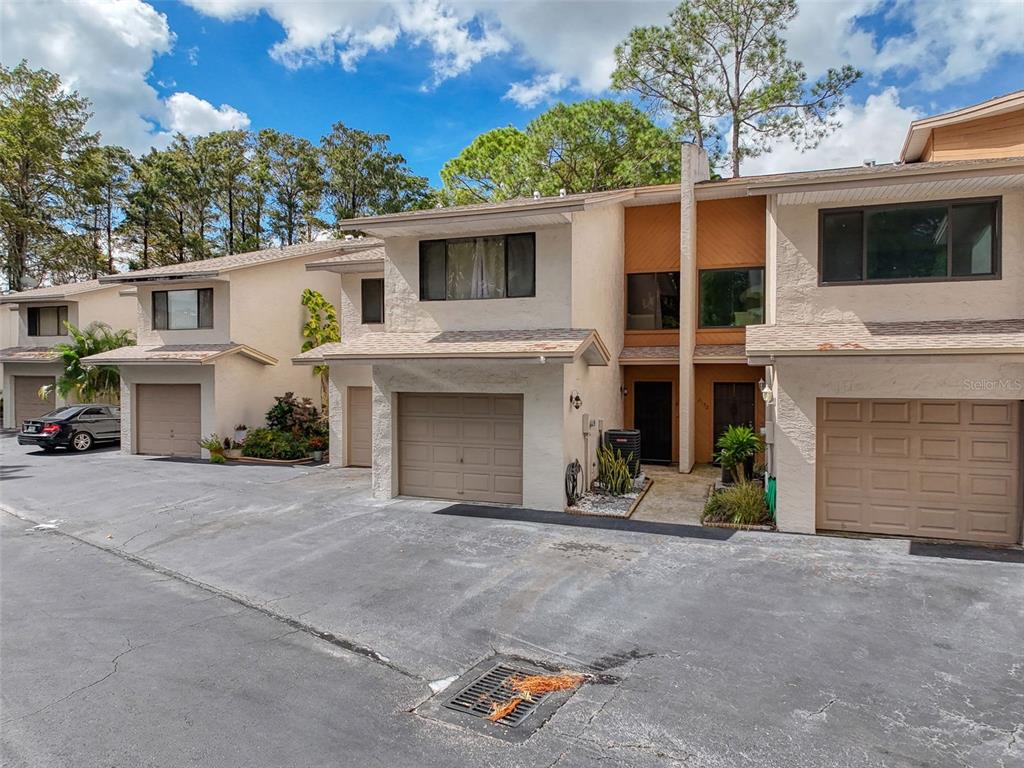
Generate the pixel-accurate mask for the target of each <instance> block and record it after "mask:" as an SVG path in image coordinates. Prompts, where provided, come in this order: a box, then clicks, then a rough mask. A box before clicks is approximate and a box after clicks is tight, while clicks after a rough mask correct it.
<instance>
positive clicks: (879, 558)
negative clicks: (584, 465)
mask: <svg viewBox="0 0 1024 768" xmlns="http://www.w3.org/2000/svg"><path fill="white" fill-rule="evenodd" d="M12 443H13V441H11V440H9V439H8V440H2V441H0V448H2V451H3V454H2V460H3V476H4V480H3V488H2V497H3V503H4V504H5V505H7V506H8V507H9V508H10V509H12V510H13V511H14V512H15V513H16V514H18V515H21V516H22V517H23V518H25V520H21V521H18V523H17V524H18V525H24V526H25V527H29V522H27V521H31V522H32V523H36V522H44V523H48V522H49V521H54V522H53V523H52V524H53V525H55V526H56V527H57V531H58V532H57V533H54V534H47V535H53V536H54V537H55V539H54V540H57V538H58V537H59V538H61V539H62V540H66V539H67V537H68V536H73V537H76V538H77V539H80V540H82V541H84V542H89V543H90V544H92V545H96V546H98V547H102V548H105V549H108V550H110V551H111V552H112V553H114V554H115V555H117V556H118V557H120V558H121V562H124V558H125V557H130V558H134V560H132V561H129V562H128V563H127V565H125V566H124V567H126V568H127V567H131V568H136V569H141V570H146V571H150V572H153V571H152V569H154V568H155V569H158V571H157V572H158V573H160V574H161V577H162V578H169V579H171V580H172V582H174V583H179V584H180V583H182V580H183V579H184V580H188V581H190V582H192V583H190V584H185V586H188V587H190V588H206V586H208V587H209V588H210V589H212V590H213V592H211V594H216V595H217V596H218V597H217V599H218V600H220V599H223V600H228V601H229V602H232V603H234V604H235V605H236V606H238V607H239V610H242V609H244V610H245V611H255V612H256V615H257V616H259V617H262V618H261V619H260V621H264V620H266V621H288V620H292V621H297V622H300V623H301V625H302V626H305V627H309V628H313V629H315V630H317V631H323V632H329V633H330V634H331V635H333V636H335V637H336V638H338V639H341V640H343V641H344V642H345V643H347V644H348V645H349V646H350V647H355V648H358V649H360V650H359V652H358V653H354V654H351V655H353V656H357V657H358V658H359V662H358V663H359V664H360V665H371V666H373V667H375V668H378V669H383V670H384V673H383V674H385V676H386V678H387V680H388V681H390V680H391V679H392V678H395V679H398V678H402V679H403V680H407V681H412V683H411V685H412V687H413V688H414V689H416V690H418V691H419V693H420V695H422V696H424V697H425V696H427V695H429V688H428V687H427V684H428V683H429V681H433V680H439V679H442V678H448V677H450V676H453V675H458V674H460V673H462V672H463V671H465V670H466V669H468V668H469V667H471V666H472V665H473V664H475V663H476V662H478V661H480V659H482V658H484V657H486V656H488V655H489V654H490V653H492V652H503V653H511V654H516V655H521V656H524V657H527V658H530V659H534V660H537V661H543V662H547V663H550V664H554V665H557V666H565V667H571V668H575V669H580V670H584V671H586V670H590V671H604V672H605V673H606V674H612V675H615V676H616V677H617V678H619V679H620V682H618V683H617V684H614V685H607V686H588V687H585V688H584V689H583V690H582V691H581V692H579V693H577V694H576V695H574V696H573V697H572V698H571V699H570V703H569V704H567V705H566V707H564V708H563V709H562V710H561V711H559V712H558V713H557V714H556V715H555V716H554V717H553V718H552V719H551V721H549V723H548V724H547V725H545V726H544V728H542V729H541V730H540V731H539V732H538V733H537V735H535V736H533V737H532V738H531V739H530V740H529V741H528V742H527V744H526V746H525V747H511V746H508V745H494V744H492V743H491V742H493V741H494V740H493V739H489V738H486V737H481V736H474V735H471V734H469V732H463V731H462V729H458V728H454V729H453V728H451V727H448V726H439V725H435V724H433V723H425V721H423V720H422V718H419V717H417V716H414V715H409V714H406V713H404V710H405V709H406V708H408V706H409V702H410V700H414V699H415V695H414V694H412V693H408V694H406V693H405V692H406V691H408V690H409V689H408V688H403V687H402V685H406V684H405V683H403V684H402V685H397V684H396V685H397V688H395V689H394V690H391V689H389V688H388V686H387V685H383V684H382V685H381V688H382V690H383V693H382V696H383V698H384V702H383V703H381V704H380V706H382V707H385V708H388V707H389V708H390V709H389V710H388V711H394V712H396V713H397V712H402V713H403V714H401V715H400V716H399V715H396V716H395V717H396V718H397V722H399V723H402V724H403V725H402V726H401V727H399V728H398V729H397V730H396V731H394V734H393V736H392V740H393V741H394V742H396V744H399V745H400V748H401V749H405V748H408V749H410V750H414V752H413V753H415V750H417V749H420V750H422V751H423V752H422V754H424V755H428V757H424V758H423V759H422V760H419V761H417V760H415V759H414V760H412V762H409V763H406V762H404V760H405V758H404V757H403V755H404V753H400V752H396V753H395V755H394V759H393V760H391V761H389V762H386V763H385V764H388V765H403V764H409V765H429V764H431V763H430V759H432V758H430V757H429V755H430V754H431V753H430V750H431V749H433V748H435V746H436V745H438V744H441V745H442V746H441V747H438V748H443V745H445V744H448V745H449V746H450V744H449V743H448V742H445V741H444V739H442V738H441V737H439V736H438V735H437V734H438V733H441V732H442V731H443V732H444V733H445V734H446V735H448V736H450V735H451V734H453V733H454V734H458V736H457V738H458V744H459V750H465V751H464V752H463V751H459V752H458V753H457V754H455V755H451V754H449V755H448V757H449V760H450V761H449V763H448V764H450V765H490V764H494V765H498V764H502V761H504V760H507V759H511V763H510V764H515V765H525V764H540V765H550V764H551V763H553V762H555V761H556V760H558V759H560V762H559V765H561V766H566V765H590V764H593V762H595V761H596V760H597V759H610V760H612V761H614V762H615V763H616V764H624V765H632V764H636V765H661V764H675V765H679V764H683V765H701V766H719V765H721V766H774V765H786V766H802V765H807V766H818V765H836V766H883V765H884V766H911V765H914V766H919V765H928V766H945V765H950V766H954V765H955V766H961V765H971V766H974V765H979V766H981V765H993V766H999V765H1003V766H1011V765H1020V764H1022V763H1024V724H1022V720H1024V717H1022V712H1024V651H1022V649H1024V565H1022V564H1021V563H1020V562H1019V558H1016V559H1017V560H1018V561H1016V562H1015V561H1014V560H1015V558H1013V557H1010V558H1003V559H1004V560H1006V561H1005V562H999V561H997V559H996V560H986V559H977V560H971V559H962V558H960V557H957V556H956V555H957V552H956V550H955V548H954V549H953V550H952V551H950V548H945V549H942V550H932V551H934V552H937V553H942V554H947V555H949V554H952V555H953V556H952V557H949V556H947V557H923V556H919V555H918V554H915V552H925V551H929V550H925V549H922V548H916V549H915V548H912V547H909V546H908V543H907V542H906V541H899V540H874V541H868V540H847V539H837V538H825V537H805V536H787V535H781V534H759V533H750V532H743V533H737V534H735V535H732V536H730V537H729V538H728V539H725V540H714V539H704V538H686V537H682V538H680V537H667V536H658V535H652V534H649V533H634V532H628V531H609V530H600V529H588V528H578V527H563V526H558V525H544V524H540V523H537V522H530V521H527V520H515V519H482V518H474V517H464V516H453V515H440V514H432V513H434V512H437V511H439V510H441V509H442V508H443V506H444V505H443V504H441V503H437V502H429V501H416V500H391V501H387V502H381V501H374V500H371V499H370V498H369V497H368V494H367V486H368V477H367V474H366V473H365V471H362V470H356V471H351V470H330V469H313V470H309V469H293V468H279V467H254V466H247V467H217V466H212V465H209V464H200V463H185V462H172V461H163V460H154V459H145V458H141V457H128V456H122V455H120V454H118V453H117V452H115V451H106V452H95V453H89V454H84V455H81V456H64V455H53V456H43V455H41V454H35V453H33V452H31V451H28V450H25V449H22V448H19V447H18V446H16V445H12ZM32 535H33V536H34V535H36V534H32ZM71 541H74V539H71ZM76 546H78V547H84V546H88V545H85V544H79V545H76ZM99 554H101V555H102V556H103V557H105V558H106V557H110V556H111V555H107V554H103V553H99ZM975 554H977V553H975ZM7 560H8V561H9V558H8V559H7ZM8 561H5V563H4V569H5V579H4V586H3V594H2V597H3V601H2V603H3V610H4V613H5V633H4V634H5V637H4V642H5V643H6V642H7V635H8V633H7V632H6V629H7V627H6V616H7V615H9V612H10V611H15V612H18V611H19V607H21V606H24V605H27V604H28V603H27V601H28V598H27V597H26V596H25V594H22V593H18V592H14V593H12V591H11V588H10V587H8V586H7V585H8V583H9V582H8V579H7V578H6V575H7V573H9V566H8ZM21 562H22V564H23V566H24V567H25V568H26V569H30V570H31V569H32V568H37V567H38V566H36V565H34V564H33V559H32V558H26V559H25V560H23V561H21ZM204 585H206V586H204ZM180 588H184V587H180ZM136 608H137V606H135V605H133V604H132V603H131V601H129V600H127V598H122V597H121V596H120V593H119V592H117V591H111V592H110V593H109V594H108V595H107V600H106V602H105V604H104V607H103V611H104V612H105V613H103V614H102V615H107V616H111V617H115V618H119V619H120V618H122V617H130V616H133V615H134V611H135V610H136ZM24 610H28V609H27V608H25V609H24ZM92 613H93V612H92V611H91V610H89V611H86V610H83V611H80V612H79V613H77V614H75V615H73V616H71V618H69V619H67V621H68V622H70V624H71V626H74V623H75V622H78V621H89V620H91V617H92ZM245 615H248V614H245ZM62 620H63V619H62ZM125 620H127V618H125ZM289 626H291V625H289ZM299 636H302V637H303V638H305V637H307V636H308V637H309V638H312V635H310V634H309V633H308V632H305V631H302V632H299V633H297V634H296V635H294V636H293V637H299ZM312 639H315V638H312ZM117 640H118V642H120V638H119V637H118V638H117ZM191 642H192V638H191V637H185V638H183V639H182V644H183V646H185V647H189V644H190V643H191ZM294 642H298V640H295V641H294ZM115 644H116V643H115V642H114V640H111V641H110V642H109V643H108V645H107V647H105V648H104V649H103V658H112V657H113V656H114V655H116V653H117V652H118V649H119V648H121V647H123V643H122V644H121V645H118V646H117V648H114V647H113V646H114V645H115ZM41 647H42V648H45V646H41ZM335 647H337V646H335ZM111 650H113V651H114V653H113V654H109V656H108V655H107V653H108V652H109V651H111ZM225 653H226V654H228V652H227V651H225ZM360 654H362V655H360ZM133 655H134V652H133ZM37 656H38V657H39V658H40V659H42V658H44V657H45V656H46V651H45V650H43V651H40V652H39V653H38V654H33V652H31V651H26V653H25V654H24V657H23V658H25V659H28V660H32V663H38V664H40V665H43V664H45V661H36V658H37ZM375 658H376V659H377V660H374V659H375ZM382 660H386V663H385V662H384V661H382ZM307 661H308V663H309V664H310V665H311V666H312V667H313V668H317V667H319V666H321V665H322V664H323V663H324V662H323V661H322V660H320V659H319V657H317V656H316V655H315V654H313V655H311V656H310V657H309V658H308V659H307ZM26 663H28V662H26ZM108 666H109V665H108ZM57 668H58V669H60V665H58V667H57ZM11 674H13V670H12V669H11V668H10V667H9V666H8V665H7V654H5V667H4V675H5V678H8V677H9V675H11ZM55 679H59V681H60V682H61V683H62V684H63V683H64V682H65V680H64V677H63V676H58V675H56V673H55ZM76 679H77V678H76ZM4 682H5V683H6V682H7V680H6V679H5V681H4ZM101 687H102V686H96V687H95V688H101ZM4 688H5V690H4V704H5V709H8V708H9V707H11V706H12V702H10V701H9V699H8V691H9V690H10V689H9V688H8V686H7V685H6V684H5V686H4ZM95 688H94V689H90V691H93V690H95ZM157 690H158V687H157ZM274 693H275V692H274V691H273V688H272V687H270V686H268V695H274ZM13 695H14V696H15V698H16V699H17V698H18V696H17V694H13ZM313 696H314V698H316V697H319V698H322V699H323V701H324V703H325V706H328V707H329V706H331V704H330V702H332V701H333V700H332V699H331V698H330V697H325V696H324V694H323V692H322V691H321V690H319V689H317V690H315V691H314V692H313ZM74 698H77V696H76V697H74ZM13 703H14V704H17V705H18V707H19V708H24V707H25V706H29V704H30V702H24V703H23V702H20V701H14V702H13ZM61 706H63V705H61ZM139 706H142V707H143V708H144V709H145V708H146V707H149V706H156V705H155V704H147V703H145V702H140V703H139ZM359 706H363V705H359ZM365 706H366V707H372V706H376V704H371V703H369V702H368V703H366V704H365ZM54 708H55V709H56V708H57V707H54ZM4 716H5V717H6V716H7V715H6V713H5V715H4ZM407 718H411V719H413V720H414V721H415V722H416V723H417V726H418V729H416V728H412V727H411V726H409V725H408V724H407V720H406V719H407ZM357 719H358V716H357ZM368 722H370V725H368V726H367V727H373V728H385V727H390V726H389V725H387V724H386V723H385V722H384V721H382V720H379V719H375V720H371V721H368ZM387 722H388V723H390V721H387ZM324 727H326V725H325V726H324ZM439 728H440V729H441V731H438V730H437V729H439ZM6 738H7V731H6V729H5V739H6ZM53 738H56V737H53ZM359 738H361V736H360V735H359V734H358V733H356V732H348V733H347V734H346V735H345V736H344V737H343V741H345V743H346V744H348V743H349V742H348V741H347V740H348V739H359ZM69 743H70V742H69ZM139 743H140V744H145V741H142V742H139ZM481 745H482V746H481ZM396 749H399V747H398V746H396ZM474 750H479V751H476V752H474ZM509 750H513V751H509ZM514 750H527V751H526V752H515V751H514ZM535 750H536V751H535ZM385 754H386V753H385ZM510 755H511V756H513V757H512V758H509V756H510ZM527 758H529V760H528V762H527ZM481 760H483V762H480V761H481ZM153 764H154V765H163V764H171V763H165V762H161V761H159V760H157V761H155V762H154V763H153ZM196 764H215V763H196ZM266 764H277V763H273V762H272V761H271V762H270V763H266ZM294 764H300V763H294ZM301 764H315V761H308V762H307V763H301ZM353 764H371V763H369V762H367V763H353Z"/></svg>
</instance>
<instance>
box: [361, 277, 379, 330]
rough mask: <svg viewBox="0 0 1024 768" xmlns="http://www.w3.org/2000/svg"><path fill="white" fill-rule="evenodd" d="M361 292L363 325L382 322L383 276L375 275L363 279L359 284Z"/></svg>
mask: <svg viewBox="0 0 1024 768" xmlns="http://www.w3.org/2000/svg"><path fill="white" fill-rule="evenodd" d="M360 289H361V292H362V302H361V304H362V315H363V316H362V321H363V325H373V324H379V323H383V322H384V278H383V277H375V278H369V279H366V280H363V281H362V283H361V284H360Z"/></svg>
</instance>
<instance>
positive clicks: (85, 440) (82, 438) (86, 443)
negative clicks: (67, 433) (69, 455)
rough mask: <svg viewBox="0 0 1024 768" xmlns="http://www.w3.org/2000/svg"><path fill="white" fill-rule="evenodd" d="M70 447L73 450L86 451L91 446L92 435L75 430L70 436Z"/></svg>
mask: <svg viewBox="0 0 1024 768" xmlns="http://www.w3.org/2000/svg"><path fill="white" fill-rule="evenodd" d="M71 448H72V450H75V451H79V452H81V451H88V450H89V449H90V448H92V435H90V434H89V433H88V432H75V434H73V435H72V436H71Z"/></svg>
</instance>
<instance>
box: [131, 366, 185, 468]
mask: <svg viewBox="0 0 1024 768" xmlns="http://www.w3.org/2000/svg"><path fill="white" fill-rule="evenodd" d="M134 406H135V407H134V409H133V410H134V416H135V435H136V452H137V453H146V454H150V455H154V456H191V457H195V458H198V456H199V440H200V435H201V423H200V388H199V385H198V384H139V385H137V386H136V387H135V404H134Z"/></svg>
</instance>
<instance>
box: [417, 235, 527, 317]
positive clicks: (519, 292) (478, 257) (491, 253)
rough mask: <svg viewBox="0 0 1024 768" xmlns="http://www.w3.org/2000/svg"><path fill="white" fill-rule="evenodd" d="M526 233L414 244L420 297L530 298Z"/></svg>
mask: <svg viewBox="0 0 1024 768" xmlns="http://www.w3.org/2000/svg"><path fill="white" fill-rule="evenodd" d="M535 272H536V240H535V238H534V234H533V233H532V232H529V233H525V234H515V235H488V236H486V237H463V238H457V239H451V240H424V241H422V242H421V243H420V299H421V300H422V301H460V300H466V299H502V298H524V297H529V296H534V295H536V275H535Z"/></svg>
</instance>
